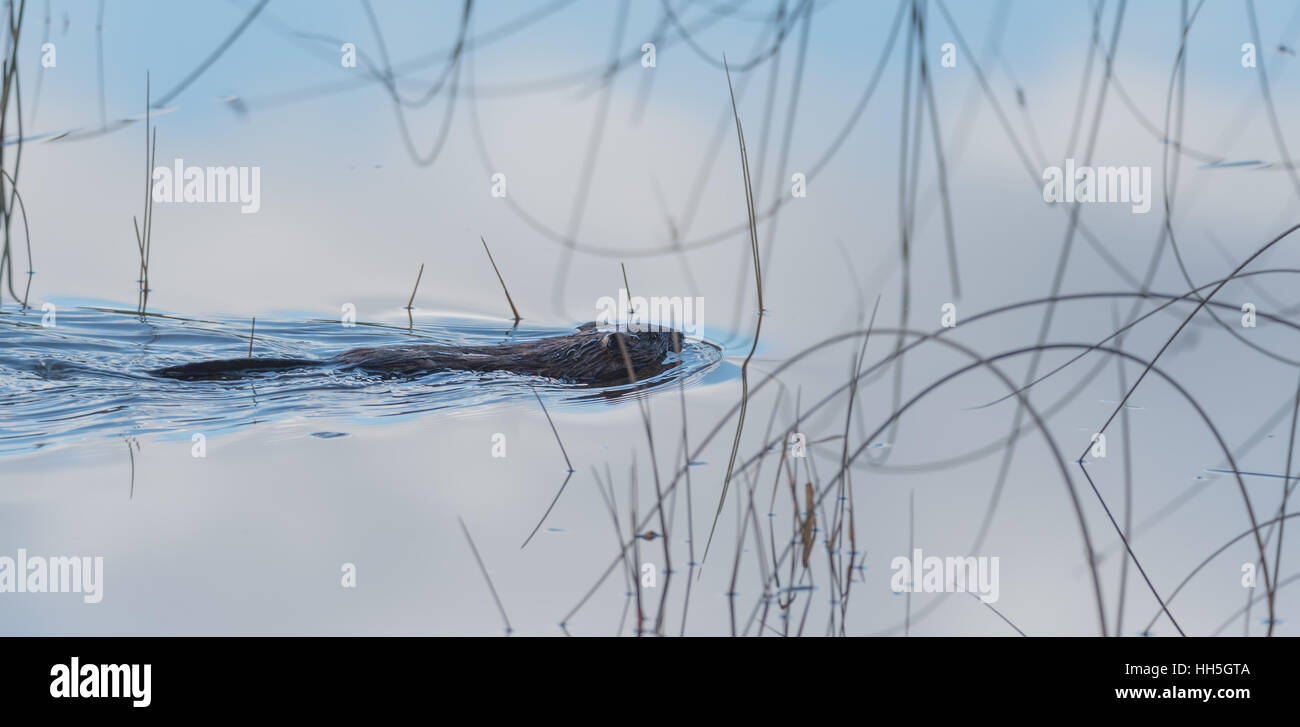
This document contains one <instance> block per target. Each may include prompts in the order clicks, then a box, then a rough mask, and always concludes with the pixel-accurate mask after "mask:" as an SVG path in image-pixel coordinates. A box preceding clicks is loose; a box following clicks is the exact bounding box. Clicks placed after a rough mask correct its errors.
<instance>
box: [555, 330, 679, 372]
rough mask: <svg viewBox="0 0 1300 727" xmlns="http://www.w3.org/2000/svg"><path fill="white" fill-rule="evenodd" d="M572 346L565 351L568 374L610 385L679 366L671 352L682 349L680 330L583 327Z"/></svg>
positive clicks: (565, 364) (565, 367)
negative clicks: (604, 329)
mask: <svg viewBox="0 0 1300 727" xmlns="http://www.w3.org/2000/svg"><path fill="white" fill-rule="evenodd" d="M574 339H576V340H575V342H574V343H573V345H571V346H568V347H566V350H564V351H563V354H562V356H563V359H564V369H565V372H564V373H565V375H562V376H560V377H559V378H571V379H577V380H580V381H584V382H588V383H593V384H600V385H607V384H618V383H630V377H629V372H628V367H629V366H630V367H631V369H632V371H631V376H632V377H635V379H636V380H637V381H640V380H643V379H648V378H650V377H651V376H654V375H656V374H658V373H660V372H662V371H664V370H665V369H668V368H671V367H672V366H674V365H676V364H675V363H667V362H666V361H665V359H667V358H668V355H669V354H671V353H675V352H680V351H681V350H682V344H683V341H682V334H681V333H679V332H677V331H637V332H631V331H598V330H595V329H594V328H586V327H584V333H581V334H578V335H576V336H574Z"/></svg>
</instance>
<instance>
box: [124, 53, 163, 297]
mask: <svg viewBox="0 0 1300 727" xmlns="http://www.w3.org/2000/svg"><path fill="white" fill-rule="evenodd" d="M150 90H151V89H150V85H149V74H148V73H146V74H145V81H144V233H143V234H141V232H140V221H139V220H138V219H136V217H135V216H134V215H133V216H132V217H131V222H133V223H134V224H135V244H136V248H137V250H138V251H139V253H140V277H139V279H137V281H136V282H137V283H139V285H140V290H139V293H138V294H137V295H136V312H137V313H138V314H139V315H140V317H141V318H143V317H144V316H145V312H146V311H147V310H148V308H149V256H150V253H151V252H152V250H153V244H152V243H153V168H154V162H155V161H157V158H158V130H157V129H153V135H152V138H151V137H150V134H149V130H150V129H149V115H150V114H149V110H150V106H149V94H150ZM151 141H152V143H151Z"/></svg>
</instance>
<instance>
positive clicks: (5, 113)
mask: <svg viewBox="0 0 1300 727" xmlns="http://www.w3.org/2000/svg"><path fill="white" fill-rule="evenodd" d="M15 4H17V5H18V9H17V13H16V14H15V11H14V5H15ZM26 7H27V2H26V0H23V1H22V2H20V3H13V2H11V3H9V27H8V36H7V37H6V38H5V40H6V41H8V43H7V48H8V53H7V57H6V58H5V59H4V68H3V75H4V87H3V90H2V91H0V139H3V138H4V137H5V131H6V124H7V123H8V120H9V108H10V102H11V101H12V102H13V103H14V104H15V106H16V107H17V110H18V111H19V113H18V114H16V118H17V120H18V136H19V141H18V142H17V146H18V148H17V150H16V152H15V154H14V171H13V174H12V175H11V174H10V173H9V172H8V171H7V170H5V158H4V147H3V145H0V172H3V173H4V174H3V178H0V220H2V221H3V225H4V248H3V250H0V276H4V274H5V272H6V270H7V272H8V276H7V278H6V282H7V283H8V288H9V295H11V296H12V297H13V299H14V300H15V301H20V302H21V305H22V307H23V308H24V309H25V308H26V307H27V296H28V294H30V293H31V289H32V276H33V275H34V274H35V272H34V271H33V269H32V238H31V234H30V233H29V232H28V231H27V209H26V206H25V205H24V204H23V201H22V197H20V196H18V168H19V165H21V163H22V158H23V146H22V140H21V137H22V135H23V119H22V113H21V111H22V106H23V102H22V90H21V89H20V87H19V83H18V40H19V36H20V34H21V31H22V24H23V11H24V10H25V9H26ZM6 182H7V183H8V189H7V190H6V185H5V183H6ZM15 201H17V202H18V205H19V206H20V207H21V208H22V213H23V231H24V233H25V234H26V237H27V286H26V288H25V289H24V290H23V294H22V296H19V295H18V292H17V291H16V289H15V288H14V261H13V248H12V245H11V238H12V234H11V233H12V228H13V213H14V202H15ZM0 298H3V296H0Z"/></svg>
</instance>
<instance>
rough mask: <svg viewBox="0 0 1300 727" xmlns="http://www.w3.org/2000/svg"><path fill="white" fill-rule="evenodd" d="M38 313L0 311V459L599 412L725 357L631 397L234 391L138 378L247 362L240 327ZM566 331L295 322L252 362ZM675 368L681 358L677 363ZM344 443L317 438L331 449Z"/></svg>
mask: <svg viewBox="0 0 1300 727" xmlns="http://www.w3.org/2000/svg"><path fill="white" fill-rule="evenodd" d="M41 320H42V316H41V313H40V312H39V311H29V312H27V313H26V314H20V313H17V312H13V311H9V312H6V313H3V314H0V455H2V454H12V453H16V452H29V451H33V450H36V449H41V448H45V447H50V446H52V445H54V444H56V443H66V442H70V441H74V440H77V439H81V438H84V437H89V436H112V437H123V436H131V435H159V436H161V437H162V438H177V437H188V436H189V432H192V431H194V430H195V429H196V428H199V427H201V428H202V429H203V431H204V432H205V433H207V434H208V435H210V434H212V433H218V432H221V431H227V430H231V429H234V428H238V427H244V426H248V425H250V424H252V423H255V422H259V421H267V420H271V419H276V418H281V417H286V416H294V417H313V418H317V417H330V418H332V419H334V420H338V419H348V420H356V421H359V422H360V421H376V420H384V421H391V420H392V418H409V417H415V416H419V415H422V414H425V413H427V412H433V411H438V410H446V409H453V408H454V409H461V408H469V407H483V406H490V405H495V404H500V403H504V402H509V401H513V400H517V399H520V398H527V399H532V398H533V393H532V392H533V389H534V388H535V389H536V391H537V392H538V394H539V395H540V396H542V397H543V398H544V399H546V400H547V402H548V404H552V405H559V406H564V405H569V406H575V405H578V406H580V405H583V404H584V402H590V403H588V404H586V405H588V406H591V405H598V402H600V401H604V400H609V399H619V398H625V397H627V396H643V395H646V394H648V393H649V392H650V391H652V390H654V389H656V388H661V387H663V386H664V385H665V384H667V383H670V382H676V381H678V380H679V379H680V380H684V381H685V382H686V383H694V382H697V381H698V380H699V379H701V378H702V377H703V376H705V375H706V374H707V373H708V372H709V371H711V370H713V369H714V368H715V367H716V366H717V365H718V363H719V361H720V360H721V358H722V355H721V352H720V351H719V350H718V348H717V347H715V346H712V345H710V344H707V343H702V342H695V341H687V342H686V346H685V347H684V349H683V351H682V353H681V355H680V365H679V366H676V367H674V368H671V369H669V370H667V371H664V372H663V373H661V374H659V375H658V376H655V377H652V378H649V379H647V380H645V381H643V382H639V383H638V385H637V386H635V387H630V386H626V385H625V386H616V387H604V388H601V389H592V388H591V387H588V386H582V385H579V384H573V383H568V382H562V381H555V380H551V379H542V378H537V377H527V376H519V375H515V374H509V373H501V372H493V373H475V372H465V371H448V372H438V373H432V374H428V375H425V376H420V377H416V378H404V379H392V378H382V377H379V376H374V375H370V374H365V373H362V372H358V371H339V370H335V369H302V370H296V371H282V372H265V373H260V374H255V375H251V376H249V377H248V378H246V379H243V380H240V381H210V382H183V381H174V380H170V379H162V378H157V377H154V376H151V375H149V374H147V373H145V372H147V371H149V370H150V369H154V368H159V367H162V366H167V365H172V364H177V363H185V362H189V361H198V360H202V359H210V358H236V357H242V356H247V355H248V350H249V341H248V335H249V325H248V321H244V320H236V319H230V318H207V319H202V320H200V319H192V318H183V317H178V316H168V315H150V316H148V318H147V319H142V318H141V317H140V316H138V315H136V314H135V312H134V311H128V310H124V309H115V308H112V307H100V306H85V307H78V308H72V309H67V310H60V311H59V312H58V313H57V318H56V319H55V321H54V323H55V325H53V326H51V327H48V328H47V327H43V326H42V325H41ZM572 332H573V331H572V329H561V328H539V327H528V328H525V327H519V328H514V329H512V328H510V327H509V326H505V325H488V324H484V323H483V322H482V321H473V320H466V319H454V318H439V319H436V320H433V321H429V320H421V321H420V322H419V324H418V325H412V326H411V327H409V328H407V327H396V326H389V325H379V324H366V323H360V322H358V323H357V324H356V325H355V326H343V325H341V324H340V323H339V321H338V320H327V319H313V318H306V317H302V318H298V319H296V320H293V319H282V320H261V319H259V320H258V322H257V328H256V335H255V340H254V344H253V354H254V355H255V356H265V357H307V358H328V357H329V356H332V355H334V354H336V353H339V352H340V351H343V350H346V349H348V348H353V347H356V346H384V345H389V344H400V343H405V344H409V343H413V342H418V343H438V344H448V345H463V346H470V345H478V346H483V345H493V344H500V343H506V342H511V341H526V340H534V339H539V338H546V337H550V336H557V335H566V334H568V333H572ZM672 358H678V356H677V355H675V354H674V355H673V356H672ZM346 434H347V432H337V431H319V432H315V433H313V434H312V436H315V437H320V438H333V437H341V436H345V435H346Z"/></svg>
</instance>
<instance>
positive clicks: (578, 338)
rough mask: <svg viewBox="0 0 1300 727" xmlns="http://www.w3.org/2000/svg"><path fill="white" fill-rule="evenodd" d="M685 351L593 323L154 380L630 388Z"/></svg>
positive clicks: (216, 367) (207, 368)
mask: <svg viewBox="0 0 1300 727" xmlns="http://www.w3.org/2000/svg"><path fill="white" fill-rule="evenodd" d="M620 341H621V342H622V345H621V346H620V345H619V343H620ZM681 345H682V340H681V334H680V333H678V332H677V331H663V332H636V333H631V332H624V331H618V332H605V331H599V330H597V329H596V324H595V323H594V322H592V323H585V324H583V325H581V326H578V332H577V333H572V334H569V335H567V336H555V337H552V338H543V339H540V340H536V341H522V342H519V343H507V344H502V345H497V346H448V345H439V344H422V345H403V346H383V347H378V348H354V349H351V350H349V351H344V352H343V353H340V354H338V355H337V356H334V357H333V358H329V359H308V358H233V359H222V360H218V361H199V362H196V363H188V364H181V365H178V366H168V367H166V368H161V369H155V370H153V371H150V372H149V373H151V374H153V375H155V376H163V377H166V378H170V379H183V380H186V381H201V380H213V379H218V380H219V379H239V378H242V377H244V376H246V375H248V374H250V373H253V372H257V371H274V370H281V369H298V368H309V367H316V366H338V367H341V368H344V369H356V370H360V371H365V372H369V373H380V374H396V375H402V374H408V375H409V374H425V373H431V372H434V371H449V370H456V371H509V372H512V373H516V374H528V375H532V376H545V377H547V378H551V379H567V380H570V381H576V382H579V383H584V384H591V385H606V384H618V383H628V381H629V377H628V370H627V362H628V361H630V362H631V365H632V370H633V372H634V373H635V376H636V379H637V380H638V381H639V380H641V379H645V378H649V377H651V376H654V375H655V374H658V373H660V372H661V371H665V370H667V369H669V368H671V367H673V366H676V365H677V363H679V362H673V363H665V361H664V359H665V358H667V356H668V354H669V353H670V352H674V351H680V350H681ZM624 351H626V354H627V357H626V359H625V358H624Z"/></svg>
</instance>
